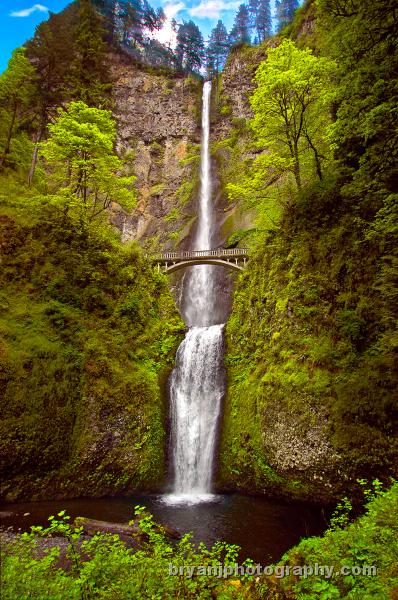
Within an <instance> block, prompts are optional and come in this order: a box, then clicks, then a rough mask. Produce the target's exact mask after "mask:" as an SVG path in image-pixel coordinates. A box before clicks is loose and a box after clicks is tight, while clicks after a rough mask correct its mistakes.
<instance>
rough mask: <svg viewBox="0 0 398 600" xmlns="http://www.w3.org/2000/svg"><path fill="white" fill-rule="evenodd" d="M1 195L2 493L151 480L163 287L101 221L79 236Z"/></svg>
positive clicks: (169, 310) (168, 352)
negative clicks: (93, 449)
mask: <svg viewBox="0 0 398 600" xmlns="http://www.w3.org/2000/svg"><path fill="white" fill-rule="evenodd" d="M2 187H3V189H7V191H8V193H7V194H5V196H4V197H3V198H2V204H3V208H2V212H1V215H0V223H1V227H2V271H1V276H0V281H1V286H2V289H4V290H7V293H6V294H4V295H3V294H2V296H1V308H0V331H1V337H2V344H1V346H0V348H1V349H0V395H1V397H2V404H3V406H4V413H3V417H4V418H3V422H2V426H1V439H2V442H1V450H2V452H1V454H2V456H4V457H7V461H6V462H3V463H2V465H1V468H2V478H3V481H4V492H3V493H4V494H9V496H8V497H9V498H16V497H18V495H20V496H22V497H23V496H25V497H31V496H32V494H42V495H43V496H45V495H50V494H52V493H54V490H58V491H59V490H63V492H64V493H65V492H66V491H68V493H74V494H82V493H84V494H87V493H92V494H96V493H104V491H106V490H110V489H112V490H116V489H124V488H126V487H129V486H130V487H136V486H138V485H141V486H145V485H149V483H150V482H154V481H157V480H158V479H159V478H160V477H161V476H162V474H163V445H164V436H165V433H164V425H163V419H164V404H163V397H162V391H161V389H160V384H159V381H160V379H163V378H164V370H165V369H168V368H169V364H170V362H171V361H172V358H173V353H174V350H175V347H176V345H177V343H178V341H179V339H180V335H181V331H182V323H181V321H180V320H179V317H178V315H177V311H176V309H175V307H174V304H173V301H172V299H171V296H170V293H169V290H168V286H167V282H166V281H165V280H164V278H163V277H162V276H160V275H158V274H156V273H155V272H154V271H153V270H152V268H151V266H150V265H149V264H148V263H147V261H146V259H144V257H143V255H142V253H141V251H140V250H139V248H138V247H137V246H136V245H134V244H132V245H131V244H130V245H122V244H121V243H120V241H119V240H118V238H117V235H116V233H115V231H114V230H113V228H111V227H110V226H109V225H107V224H106V223H103V224H102V225H100V224H98V223H97V224H96V225H95V227H94V226H91V227H90V228H87V229H82V228H81V227H80V226H79V225H78V224H77V223H76V222H75V221H74V220H73V219H70V218H68V217H67V216H66V217H65V215H63V214H62V213H59V212H58V210H57V209H56V208H54V207H52V206H49V205H48V203H47V201H46V200H47V199H46V197H41V196H39V197H37V191H36V192H34V191H33V190H31V191H27V190H25V189H24V188H23V187H21V186H18V185H17V184H16V183H15V181H14V185H13V186H11V185H9V184H8V187H7V186H4V185H3V186H2ZM35 194H36V197H35ZM159 378H160V379H159ZM116 432H117V435H116V436H114V433H116ZM90 448H96V450H95V458H94V455H93V454H92V450H90ZM127 455H128V458H127Z"/></svg>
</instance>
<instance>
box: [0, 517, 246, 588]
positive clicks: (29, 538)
mask: <svg viewBox="0 0 398 600" xmlns="http://www.w3.org/2000/svg"><path fill="white" fill-rule="evenodd" d="M57 516H58V517H59V518H58V519H57V518H55V517H54V516H51V517H50V518H49V520H50V526H49V527H47V528H41V527H34V528H33V532H32V533H31V534H28V533H25V534H22V535H21V536H20V538H19V540H18V541H17V542H16V543H14V544H12V545H10V546H8V547H7V550H6V552H5V553H4V554H2V561H3V565H2V566H3V569H4V578H3V589H2V593H3V597H4V599H5V600H8V599H10V600H11V598H13V599H14V598H20V599H21V600H24V599H25V598H28V597H31V596H32V595H33V596H34V597H35V598H41V597H44V595H46V596H47V595H48V594H51V598H53V599H54V600H57V599H58V598H59V599H61V598H62V599H64V598H65V597H68V598H79V599H80V598H83V599H85V600H89V599H91V598H98V597H101V598H109V599H114V598H118V599H120V600H122V599H124V598H125V599H127V598H137V599H144V598H164V599H170V600H174V599H175V598H179V597H182V598H191V599H196V598H199V599H203V600H204V599H210V598H212V597H217V598H220V599H221V598H222V599H224V600H232V599H233V598H235V599H237V598H244V597H245V596H243V595H242V594H241V593H239V591H238V590H239V587H240V586H241V582H240V581H239V580H238V584H239V587H238V588H237V587H236V585H234V583H235V584H236V581H235V582H233V580H231V579H227V580H225V581H224V580H223V579H220V578H218V577H217V573H218V572H219V570H220V569H221V572H222V570H223V568H224V567H227V566H229V565H233V564H234V563H236V561H237V554H238V551H239V548H238V546H234V545H231V544H226V543H224V542H217V543H216V544H214V546H213V547H212V548H210V549H208V548H207V547H206V546H205V545H204V544H203V543H201V544H199V546H198V547H197V548H196V547H195V546H194V544H193V543H192V542H191V537H192V536H191V534H186V535H184V536H183V538H182V539H181V540H180V541H179V542H178V543H177V544H176V545H172V544H171V543H170V542H169V541H168V539H167V538H166V536H165V534H164V531H163V530H162V527H161V526H158V525H156V524H155V523H154V521H153V517H152V515H150V514H146V513H145V512H144V508H143V507H140V506H136V507H135V519H134V520H133V522H134V524H136V525H138V527H139V529H140V532H141V534H140V536H139V539H140V541H141V548H140V549H138V550H132V549H128V548H127V547H126V546H125V545H124V543H123V542H121V541H120V539H119V537H118V536H117V535H116V536H114V535H109V534H107V535H104V534H97V535H95V536H94V537H92V538H91V539H90V540H83V539H82V537H81V533H82V531H81V528H78V527H73V526H71V525H69V524H68V519H69V517H68V516H67V515H65V513H64V511H61V512H60V513H59V514H58V515H57ZM37 535H40V536H44V537H47V536H52V535H58V536H63V537H66V539H67V541H68V548H67V551H66V559H67V560H68V564H69V568H68V569H67V570H64V569H62V568H59V566H58V562H59V557H60V548H59V547H55V548H52V549H51V550H49V551H47V552H46V555H45V556H44V557H42V558H40V557H39V556H38V555H37V552H35V543H34V541H35V536H37ZM144 539H146V540H147V541H146V542H144V541H143V540H144ZM64 560H65V558H64ZM171 566H172V568H173V569H174V570H175V571H174V572H176V569H180V568H182V569H184V570H185V571H186V569H187V567H190V568H191V569H192V568H194V570H195V571H197V570H200V569H202V571H203V570H204V569H210V573H209V574H200V572H199V574H198V573H197V572H195V574H194V575H193V576H192V575H191V576H187V575H186V574H180V573H179V572H178V574H177V575H170V572H169V571H170V567H171ZM191 572H192V571H191ZM22 573H23V576H22ZM254 597H258V596H257V595H256V596H254Z"/></svg>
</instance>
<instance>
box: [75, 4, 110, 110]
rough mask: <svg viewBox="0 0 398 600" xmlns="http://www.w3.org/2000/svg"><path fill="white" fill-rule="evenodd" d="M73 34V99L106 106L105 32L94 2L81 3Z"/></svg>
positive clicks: (107, 81)
mask: <svg viewBox="0 0 398 600" xmlns="http://www.w3.org/2000/svg"><path fill="white" fill-rule="evenodd" d="M77 16H78V19H77V25H76V28H75V31H74V49H75V56H74V60H73V63H72V68H71V75H70V84H71V87H72V90H71V95H72V97H73V98H75V99H77V100H82V101H83V102H86V103H87V104H89V105H90V106H99V107H101V106H104V105H105V104H106V103H107V99H106V93H107V91H108V90H109V88H110V84H109V72H108V68H107V66H106V60H105V50H106V45H105V42H104V33H105V32H104V29H103V27H102V20H101V17H100V16H99V15H98V13H97V11H96V9H95V7H94V6H93V4H92V3H91V0H79V2H78V15H77Z"/></svg>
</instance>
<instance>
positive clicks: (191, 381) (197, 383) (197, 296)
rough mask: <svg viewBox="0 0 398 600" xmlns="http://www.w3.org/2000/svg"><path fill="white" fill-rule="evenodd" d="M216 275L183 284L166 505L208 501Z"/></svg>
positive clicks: (205, 149) (200, 238) (208, 230)
mask: <svg viewBox="0 0 398 600" xmlns="http://www.w3.org/2000/svg"><path fill="white" fill-rule="evenodd" d="M210 95H211V82H209V81H207V82H206V83H205V84H204V86H203V96H202V144H201V172H200V198H199V211H198V224H197V231H196V236H195V239H194V241H193V249H194V250H208V249H210V248H211V247H212V244H211V241H212V240H211V238H212V231H213V229H214V225H215V223H214V214H213V210H212V203H211V171H210V153H209V128H210ZM215 269H217V267H213V266H209V265H198V266H194V267H191V268H190V269H189V272H187V274H186V277H185V278H184V287H183V298H184V303H183V307H182V312H183V316H184V319H185V321H186V323H187V325H188V326H189V330H188V333H187V334H186V336H185V339H184V340H183V342H182V343H181V345H180V347H179V349H178V351H177V356H176V366H175V368H174V370H173V373H172V375H171V379H170V403H171V447H172V453H173V466H174V488H173V493H172V494H169V495H168V496H167V497H166V501H168V502H170V503H173V502H175V503H179V502H183V503H184V502H187V503H193V502H200V501H203V500H210V499H212V497H213V496H212V494H211V481H212V474H213V464H214V455H215V446H216V440H217V423H218V419H219V415H220V409H221V400H222V396H223V393H224V372H223V327H224V324H222V323H221V324H220V323H217V322H215V316H214V315H216V311H215V306H216V302H217V298H216V294H215V288H214V282H215Z"/></svg>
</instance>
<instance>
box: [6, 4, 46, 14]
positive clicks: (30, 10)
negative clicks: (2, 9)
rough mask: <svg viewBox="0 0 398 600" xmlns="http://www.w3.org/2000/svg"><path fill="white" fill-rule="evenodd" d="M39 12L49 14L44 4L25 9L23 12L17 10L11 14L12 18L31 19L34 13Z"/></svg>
mask: <svg viewBox="0 0 398 600" xmlns="http://www.w3.org/2000/svg"><path fill="white" fill-rule="evenodd" d="M36 11H39V12H48V8H47V6H43V5H42V4H34V5H33V6H31V7H30V8H24V9H23V10H15V11H14V12H11V13H10V17H29V16H30V15H31V14H32V13H34V12H36Z"/></svg>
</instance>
